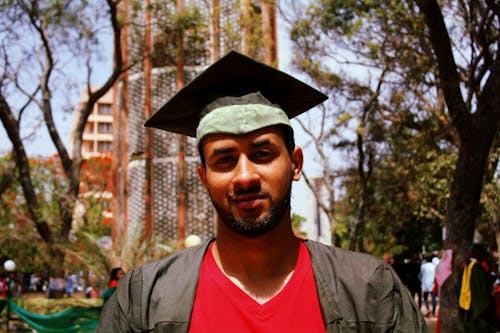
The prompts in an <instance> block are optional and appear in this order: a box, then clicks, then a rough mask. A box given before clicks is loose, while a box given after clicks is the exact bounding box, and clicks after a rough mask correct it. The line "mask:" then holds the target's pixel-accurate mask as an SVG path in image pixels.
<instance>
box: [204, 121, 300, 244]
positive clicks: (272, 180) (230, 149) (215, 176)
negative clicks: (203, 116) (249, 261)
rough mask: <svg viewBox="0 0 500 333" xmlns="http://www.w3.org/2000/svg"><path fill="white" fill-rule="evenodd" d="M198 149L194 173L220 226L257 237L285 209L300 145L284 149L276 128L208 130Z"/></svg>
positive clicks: (297, 169) (297, 171) (297, 175)
mask: <svg viewBox="0 0 500 333" xmlns="http://www.w3.org/2000/svg"><path fill="white" fill-rule="evenodd" d="M202 149H203V154H204V156H205V160H206V167H205V169H204V168H202V167H201V166H200V167H199V169H198V171H199V174H200V178H201V181H202V182H203V185H204V186H205V188H206V189H207V190H208V193H209V195H210V198H211V199H212V202H213V203H214V206H215V209H216V210H217V213H218V214H219V216H220V218H221V220H222V222H223V223H224V224H225V226H227V227H229V228H230V229H231V230H233V231H235V232H237V233H239V234H242V235H244V236H247V237H257V236H259V235H262V234H264V233H266V232H267V231H269V230H271V229H273V228H274V227H275V226H276V225H277V224H279V222H280V221H282V220H283V218H284V217H285V216H286V214H289V208H290V193H291V183H292V180H296V181H297V180H299V178H300V174H301V170H302V160H303V158H302V151H301V149H300V148H295V149H294V151H293V152H292V154H291V155H290V154H289V153H288V151H287V150H286V146H285V143H284V141H283V135H282V131H281V130H280V129H279V127H268V128H265V129H261V130H258V131H255V132H251V133H249V134H245V135H230V134H215V135H209V136H207V137H206V138H205V139H204V141H203V146H202Z"/></svg>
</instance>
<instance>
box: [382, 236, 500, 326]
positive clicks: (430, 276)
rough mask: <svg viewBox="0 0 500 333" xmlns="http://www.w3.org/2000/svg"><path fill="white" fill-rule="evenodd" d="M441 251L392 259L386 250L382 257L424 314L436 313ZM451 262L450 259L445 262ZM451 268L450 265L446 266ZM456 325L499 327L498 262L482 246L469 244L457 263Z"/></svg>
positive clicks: (437, 311) (436, 315)
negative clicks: (457, 299) (461, 262)
mask: <svg viewBox="0 0 500 333" xmlns="http://www.w3.org/2000/svg"><path fill="white" fill-rule="evenodd" d="M441 257H442V252H440V251H436V252H433V253H431V254H427V255H421V254H418V253H414V254H413V255H412V256H411V257H410V258H407V259H403V260H401V261H395V260H394V259H393V257H392V256H391V254H390V253H385V254H384V256H383V260H384V261H385V262H386V263H388V264H390V265H392V266H393V268H394V270H395V271H396V272H397V274H398V276H399V277H400V279H401V280H402V281H403V283H404V284H405V285H406V287H407V288H408V290H409V291H410V294H411V295H412V297H413V298H414V299H415V302H416V303H417V305H418V306H419V308H420V309H422V313H423V314H424V315H425V316H427V317H431V316H432V317H438V325H437V329H438V332H439V291H440V287H441V285H440V284H441V283H442V281H440V280H439V279H438V276H437V272H439V270H440V268H441V269H443V267H440V264H441V262H442V260H441ZM449 264H450V265H451V263H449ZM450 270H451V267H450ZM457 293H458V296H459V304H457V308H458V311H459V318H458V321H459V322H458V327H459V329H460V330H461V331H462V332H498V331H500V276H499V275H498V262H491V256H489V255H488V252H487V250H486V248H485V247H484V246H483V245H481V244H472V245H471V247H470V248H469V256H468V258H467V260H466V261H465V262H464V263H463V264H462V265H461V272H460V281H459V286H458V290H457Z"/></svg>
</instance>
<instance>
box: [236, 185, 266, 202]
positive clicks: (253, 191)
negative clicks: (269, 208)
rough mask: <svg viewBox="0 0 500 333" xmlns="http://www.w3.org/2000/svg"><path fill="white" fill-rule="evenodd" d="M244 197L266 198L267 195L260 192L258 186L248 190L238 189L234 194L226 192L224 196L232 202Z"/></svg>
mask: <svg viewBox="0 0 500 333" xmlns="http://www.w3.org/2000/svg"><path fill="white" fill-rule="evenodd" d="M245 195H258V196H268V195H269V193H268V192H265V191H262V189H261V187H260V186H259V185H256V186H251V187H248V188H238V189H236V190H235V191H234V192H228V193H227V194H226V198H227V199H229V200H233V199H235V198H238V197H241V196H245Z"/></svg>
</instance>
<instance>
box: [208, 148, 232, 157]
mask: <svg viewBox="0 0 500 333" xmlns="http://www.w3.org/2000/svg"><path fill="white" fill-rule="evenodd" d="M234 150H235V148H233V147H227V148H215V149H214V151H213V152H212V155H220V154H228V153H231V152H233V151H234Z"/></svg>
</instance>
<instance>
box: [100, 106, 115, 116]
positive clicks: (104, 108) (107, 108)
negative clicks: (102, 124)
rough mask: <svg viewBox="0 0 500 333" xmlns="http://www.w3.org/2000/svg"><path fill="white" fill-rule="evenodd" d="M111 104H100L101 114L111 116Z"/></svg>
mask: <svg viewBox="0 0 500 333" xmlns="http://www.w3.org/2000/svg"><path fill="white" fill-rule="evenodd" d="M112 112H113V110H112V109H111V104H99V114H111V113H112Z"/></svg>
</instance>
